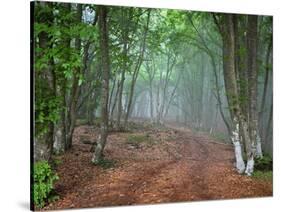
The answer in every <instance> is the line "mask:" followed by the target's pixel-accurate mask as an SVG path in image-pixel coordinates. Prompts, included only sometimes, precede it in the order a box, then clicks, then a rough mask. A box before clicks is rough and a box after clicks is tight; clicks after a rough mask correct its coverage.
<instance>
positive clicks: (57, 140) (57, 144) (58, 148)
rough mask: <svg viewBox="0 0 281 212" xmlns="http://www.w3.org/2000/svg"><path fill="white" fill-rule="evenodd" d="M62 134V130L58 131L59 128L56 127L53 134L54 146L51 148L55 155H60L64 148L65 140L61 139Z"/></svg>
mask: <svg viewBox="0 0 281 212" xmlns="http://www.w3.org/2000/svg"><path fill="white" fill-rule="evenodd" d="M63 136H64V134H63V132H62V129H60V128H59V127H56V129H55V133H54V144H53V148H54V150H53V151H54V153H55V154H61V153H63V152H64V150H65V149H64V148H65V146H64V145H65V143H64V142H65V139H64V138H63Z"/></svg>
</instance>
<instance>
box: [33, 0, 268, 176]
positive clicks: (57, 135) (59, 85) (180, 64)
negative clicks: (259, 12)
mask: <svg viewBox="0 0 281 212" xmlns="http://www.w3.org/2000/svg"><path fill="white" fill-rule="evenodd" d="M34 20H35V25H34V29H35V30H34V40H33V44H34V48H35V51H34V53H35V58H34V59H35V64H34V78H35V80H34V81H35V88H34V89H35V141H34V142H35V143H34V151H35V160H36V161H39V160H42V159H45V160H49V159H50V158H51V156H52V154H53V153H62V154H63V152H65V151H68V150H69V149H70V148H71V146H72V135H73V130H74V128H75V124H76V123H77V121H81V120H82V121H83V122H84V123H85V124H89V125H92V124H96V123H98V124H99V126H100V139H99V141H98V144H97V147H96V149H95V152H94V153H93V158H92V159H91V158H89V161H90V160H92V162H93V163H98V161H99V160H100V159H101V158H102V157H103V154H102V152H103V149H104V146H105V145H106V140H107V135H108V131H109V130H113V129H114V130H118V131H122V130H126V128H127V126H128V124H129V123H130V121H138V122H139V121H149V122H151V123H154V124H156V125H168V124H172V125H177V126H182V127H186V128H189V129H192V130H196V131H204V132H206V133H209V134H211V135H213V136H216V137H218V136H219V137H222V138H223V139H224V141H225V142H226V143H232V144H233V146H234V151H235V156H236V168H237V170H238V171H239V172H240V173H243V172H246V174H249V175H251V173H252V172H253V162H254V160H255V158H256V157H262V155H263V154H264V153H268V154H271V155H272V115H273V111H272V110H273V108H272V107H273V106H272V101H273V92H272V81H273V80H272V79H273V70H272V17H269V16H255V15H240V14H220V13H204V12H192V11H184V10H169V9H147V8H130V7H110V6H97V5H81V4H64V3H45V2H44V3H42V2H36V3H35V19H34ZM244 153H245V157H244V160H243V158H242V154H244Z"/></svg>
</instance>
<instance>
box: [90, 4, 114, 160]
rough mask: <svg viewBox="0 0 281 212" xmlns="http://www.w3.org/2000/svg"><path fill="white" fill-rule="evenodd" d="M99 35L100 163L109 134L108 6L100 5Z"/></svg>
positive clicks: (98, 153) (97, 149) (97, 153)
mask: <svg viewBox="0 0 281 212" xmlns="http://www.w3.org/2000/svg"><path fill="white" fill-rule="evenodd" d="M98 25H99V36H100V49H101V69H102V94H101V129H100V137H99V138H100V139H99V140H98V143H97V146H96V149H95V152H94V154H93V157H92V162H93V163H94V164H98V163H99V162H100V161H101V159H102V156H103V155H102V153H103V149H104V147H105V144H106V141H107V135H108V92H109V73H110V61H109V53H108V26H107V9H106V6H100V7H99V20H98Z"/></svg>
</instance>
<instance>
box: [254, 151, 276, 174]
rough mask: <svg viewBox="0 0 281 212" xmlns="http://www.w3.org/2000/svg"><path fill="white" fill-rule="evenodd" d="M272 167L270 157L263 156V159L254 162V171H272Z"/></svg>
mask: <svg viewBox="0 0 281 212" xmlns="http://www.w3.org/2000/svg"><path fill="white" fill-rule="evenodd" d="M272 165H273V164H272V157H271V156H270V155H264V156H263V158H257V159H256V160H255V170H259V171H272V169H273V167H272Z"/></svg>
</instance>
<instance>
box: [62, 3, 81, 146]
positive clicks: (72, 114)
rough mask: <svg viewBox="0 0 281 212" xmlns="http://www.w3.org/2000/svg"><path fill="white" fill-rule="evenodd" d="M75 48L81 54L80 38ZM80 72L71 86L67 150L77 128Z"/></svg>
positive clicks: (75, 75) (76, 41)
mask: <svg viewBox="0 0 281 212" xmlns="http://www.w3.org/2000/svg"><path fill="white" fill-rule="evenodd" d="M81 18H82V4H77V16H76V19H77V22H78V23H79V22H80V21H81ZM75 48H76V49H77V51H79V52H80V50H81V39H80V37H79V36H78V37H77V38H76V39H75ZM80 72H81V68H80V67H78V68H76V70H74V74H73V81H72V86H71V96H70V106H69V114H68V117H69V118H68V121H69V126H68V132H67V133H68V134H67V139H66V149H70V148H71V147H72V136H73V132H74V128H75V122H76V113H77V103H78V97H79V87H80V86H79V78H80V76H79V75H80Z"/></svg>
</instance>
